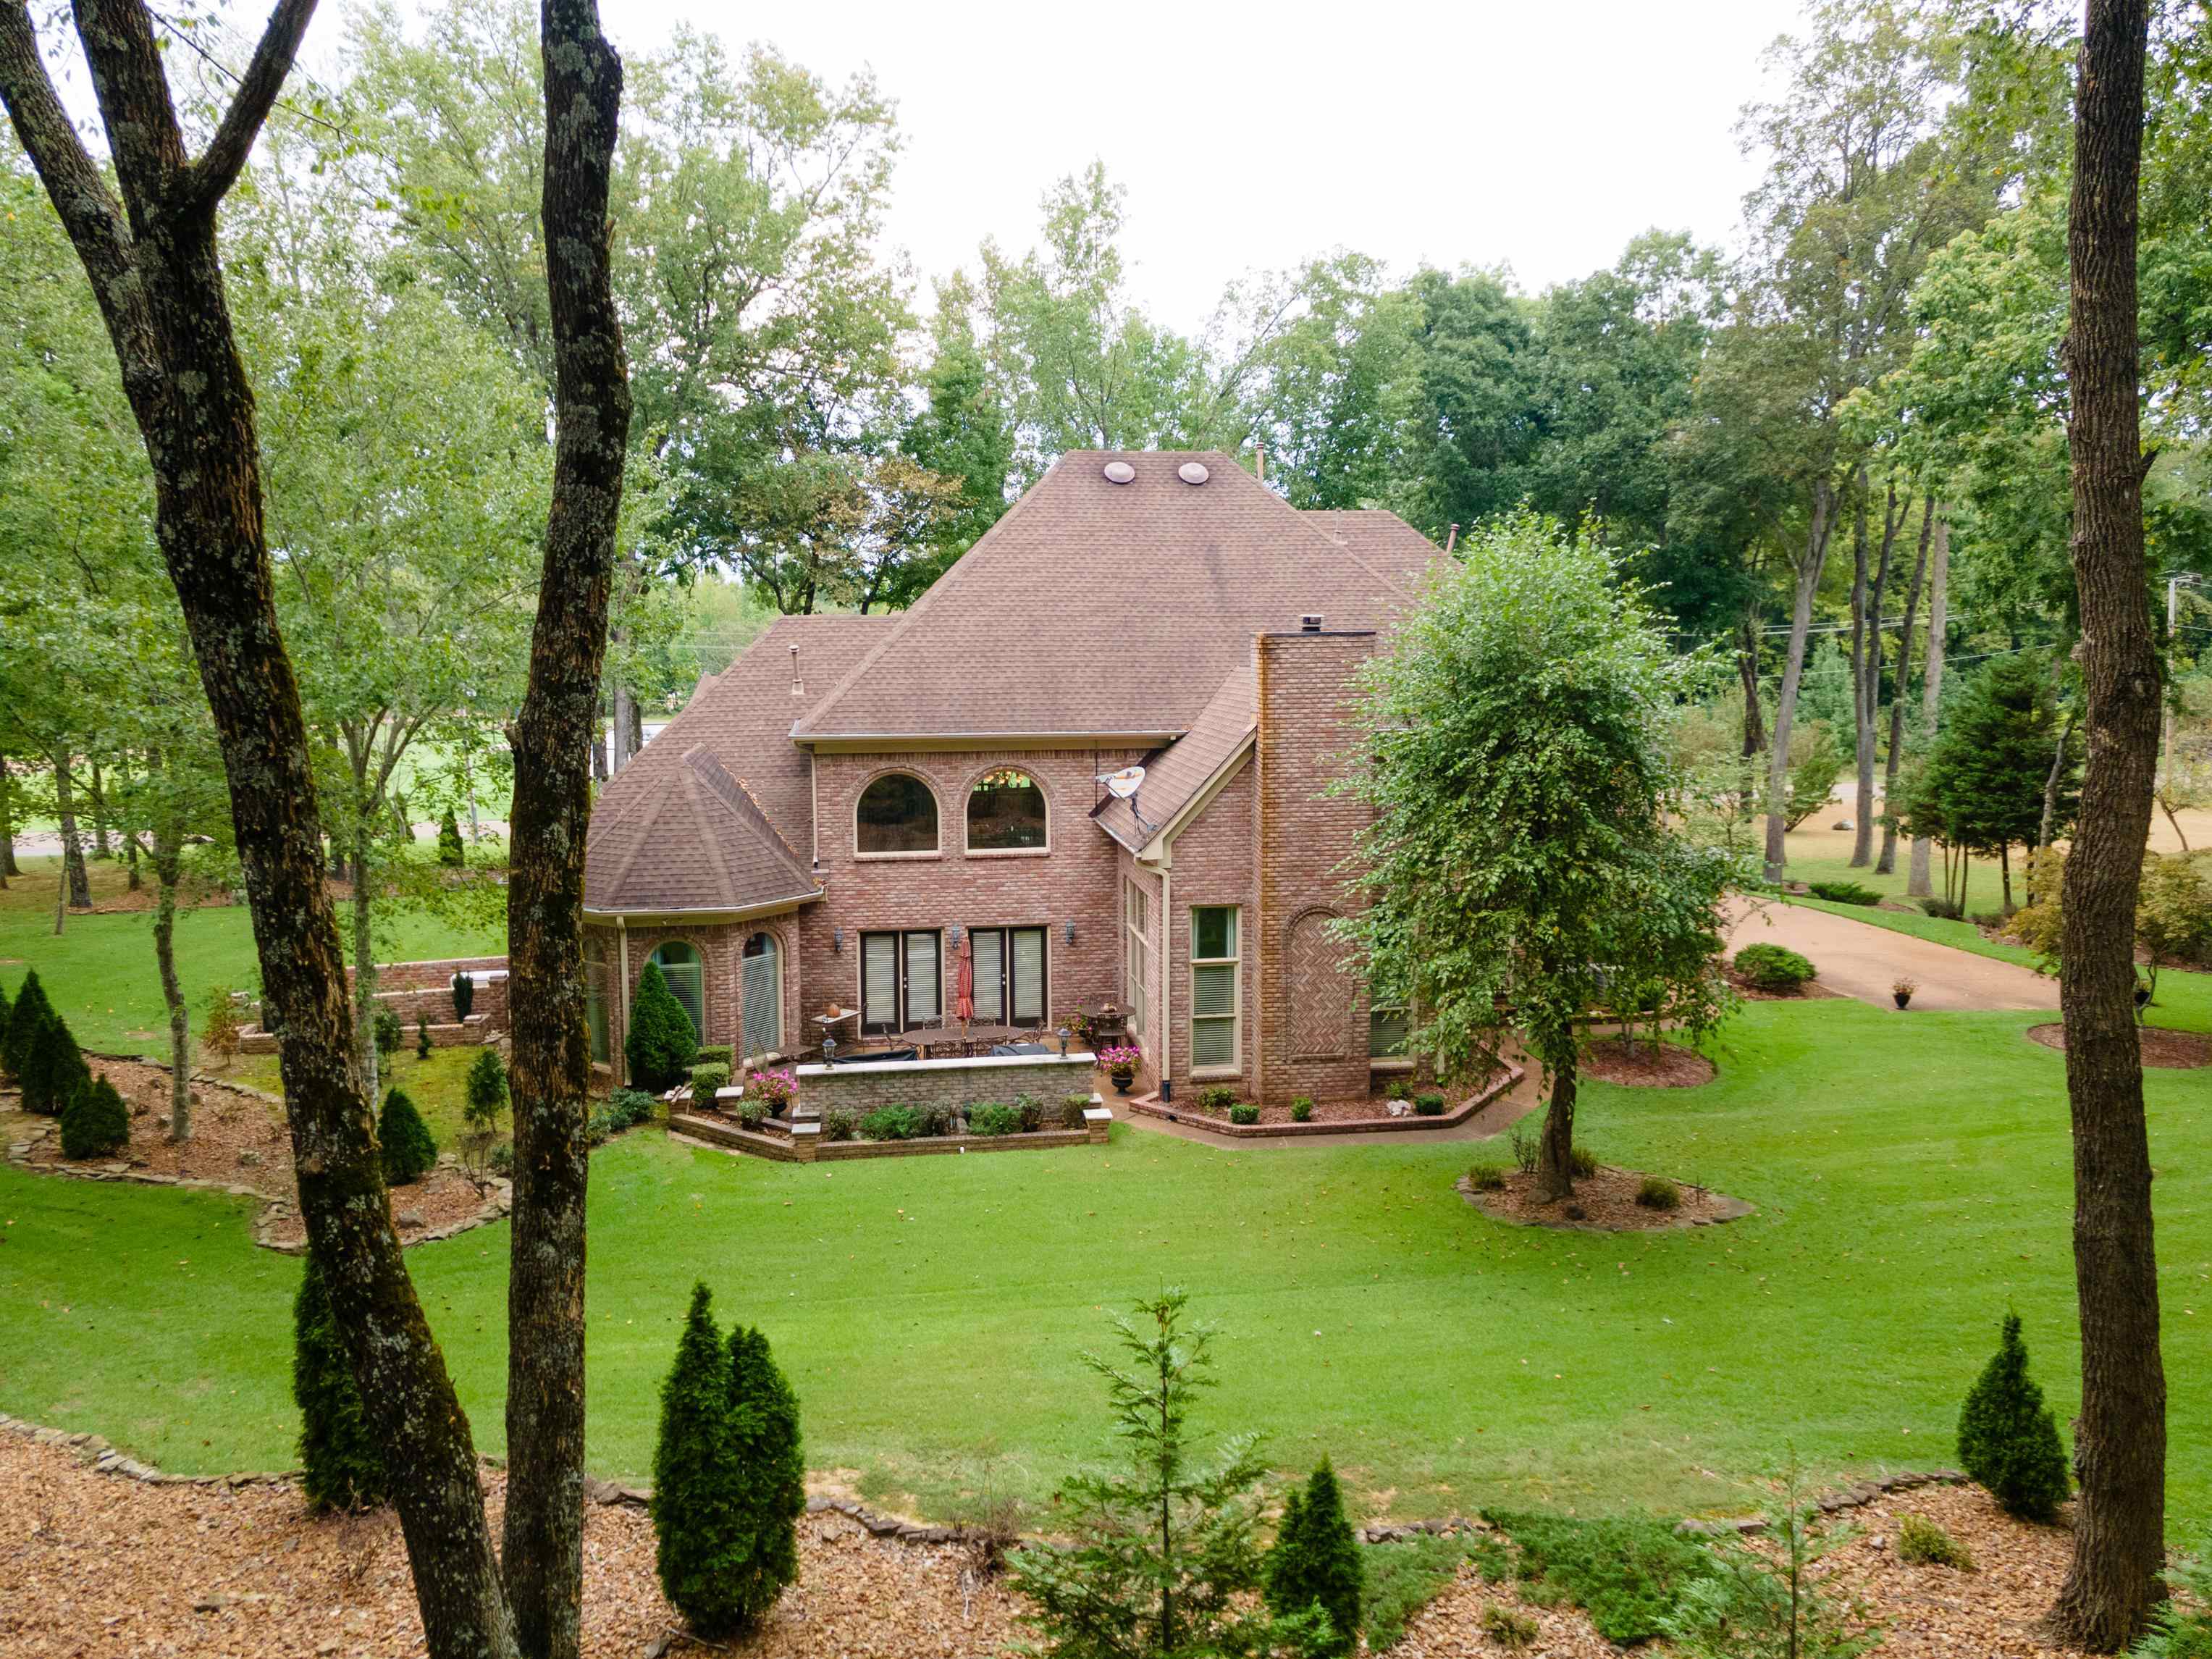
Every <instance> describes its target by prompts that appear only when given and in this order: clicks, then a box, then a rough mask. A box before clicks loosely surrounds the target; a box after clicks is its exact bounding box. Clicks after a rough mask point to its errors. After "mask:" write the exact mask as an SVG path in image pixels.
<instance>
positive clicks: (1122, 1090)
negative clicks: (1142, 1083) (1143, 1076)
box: [1107, 1072, 1137, 1095]
mask: <svg viewBox="0 0 2212 1659" xmlns="http://www.w3.org/2000/svg"><path fill="white" fill-rule="evenodd" d="M1107 1075H1108V1076H1109V1077H1110V1078H1112V1079H1114V1092H1115V1094H1117V1095H1126V1094H1127V1093H1128V1092H1129V1085H1131V1084H1132V1083H1134V1082H1135V1081H1136V1080H1137V1074H1136V1073H1134V1072H1109V1073H1107Z"/></svg>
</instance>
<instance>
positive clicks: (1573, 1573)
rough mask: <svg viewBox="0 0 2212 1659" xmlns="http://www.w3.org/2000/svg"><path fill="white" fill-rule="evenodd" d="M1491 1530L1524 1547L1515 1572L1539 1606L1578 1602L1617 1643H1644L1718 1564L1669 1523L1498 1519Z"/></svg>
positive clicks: (1506, 1514)
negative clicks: (1680, 1597)
mask: <svg viewBox="0 0 2212 1659" xmlns="http://www.w3.org/2000/svg"><path fill="white" fill-rule="evenodd" d="M1483 1513H1484V1514H1485V1516H1486V1517H1487V1518H1488V1519H1489V1521H1490V1522H1491V1523H1492V1525H1494V1526H1496V1527H1498V1528H1500V1529H1501V1530H1503V1531H1504V1533H1505V1534H1506V1535H1507V1536H1508V1537H1510V1538H1511V1539H1512V1541H1513V1542H1514V1543H1515V1544H1516V1545H1517V1546H1519V1547H1520V1552H1521V1553H1520V1559H1519V1561H1518V1563H1517V1564H1516V1569H1515V1570H1516V1571H1517V1572H1518V1574H1519V1575H1520V1577H1522V1579H1523V1580H1525V1581H1526V1582H1527V1583H1528V1586H1529V1590H1528V1598H1529V1599H1530V1600H1531V1601H1536V1602H1538V1603H1539V1604H1540V1605H1543V1606H1551V1605H1553V1604H1554V1603H1557V1602H1559V1601H1571V1602H1573V1603H1574V1604H1575V1605H1576V1606H1577V1607H1581V1608H1583V1610H1584V1611H1585V1612H1587V1613H1589V1616H1590V1622H1591V1623H1592V1624H1593V1625H1595V1626H1596V1627H1597V1632H1598V1634H1599V1635H1601V1636H1602V1637H1604V1638H1606V1639H1607V1641H1612V1642H1642V1641H1645V1640H1648V1639H1649V1638H1651V1637H1654V1636H1656V1635H1658V1634H1660V1632H1661V1628H1662V1627H1661V1625H1660V1622H1659V1621H1660V1620H1662V1618H1664V1617H1665V1616H1666V1614H1667V1613H1668V1609H1669V1608H1671V1607H1673V1606H1674V1599H1675V1596H1676V1595H1677V1594H1678V1593H1679V1591H1680V1589H1682V1587H1683V1586H1685V1585H1686V1584H1687V1583H1690V1582H1692V1580H1694V1579H1697V1578H1699V1577H1702V1576H1704V1575H1706V1574H1708V1573H1710V1572H1711V1571H1712V1558H1711V1555H1709V1554H1708V1553H1706V1552H1705V1550H1704V1549H1703V1548H1701V1547H1699V1546H1698V1545H1696V1544H1694V1543H1692V1542H1691V1541H1689V1540H1688V1539H1686V1538H1678V1537H1676V1536H1675V1534H1674V1528H1673V1527H1672V1526H1671V1525H1669V1524H1668V1522H1664V1521H1654V1520H1637V1519H1631V1518H1628V1517H1626V1516H1623V1517H1618V1518H1613V1519H1597V1520H1589V1521H1584V1520H1577V1519H1575V1518H1572V1517H1571V1516H1560V1515H1539V1514H1533V1513H1527V1512H1522V1511H1511V1510H1504V1511H1496V1512H1493V1511H1491V1510H1485V1511H1484V1512H1483Z"/></svg>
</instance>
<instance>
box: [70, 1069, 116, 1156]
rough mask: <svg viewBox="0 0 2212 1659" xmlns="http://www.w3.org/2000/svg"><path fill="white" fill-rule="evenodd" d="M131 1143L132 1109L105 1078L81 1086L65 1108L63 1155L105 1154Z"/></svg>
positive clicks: (107, 1154)
mask: <svg viewBox="0 0 2212 1659" xmlns="http://www.w3.org/2000/svg"><path fill="white" fill-rule="evenodd" d="M130 1144H131V1109H130V1108H129V1107H127V1106H125V1104H124V1103H123V1097H122V1096H121V1095H118V1094H117V1093H116V1092H115V1085H113V1084H112V1083H110V1082H109V1081H108V1080H107V1079H106V1078H104V1077H103V1078H101V1079H100V1080H99V1081H98V1082H96V1083H91V1084H87V1085H84V1086H82V1087H81V1088H79V1089H78V1090H77V1091H76V1095H75V1097H73V1098H72V1099H71V1100H70V1103H68V1104H67V1105H66V1106H64V1107H63V1108H62V1156H63V1157H64V1158H106V1157H108V1156H110V1155H111V1154H112V1153H115V1152H121V1151H122V1150H123V1149H124V1148H125V1146H129V1145H130Z"/></svg>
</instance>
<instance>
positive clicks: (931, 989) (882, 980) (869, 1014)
mask: <svg viewBox="0 0 2212 1659" xmlns="http://www.w3.org/2000/svg"><path fill="white" fill-rule="evenodd" d="M944 1011H945V953H944V950H943V948H942V942H941V941H940V940H939V938H938V935H937V932H936V930H935V929H934V928H932V929H929V930H928V931H927V932H925V931H921V930H919V929H915V930H910V931H908V932H906V933H863V934H861V935H860V1029H861V1030H863V1031H866V1032H884V1031H903V1030H908V1028H910V1027H922V1026H933V1025H936V1024H939V1021H940V1020H941V1018H942V1017H943V1014H944Z"/></svg>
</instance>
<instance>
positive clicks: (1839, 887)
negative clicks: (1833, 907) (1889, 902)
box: [1806, 881, 1881, 904]
mask: <svg viewBox="0 0 2212 1659" xmlns="http://www.w3.org/2000/svg"><path fill="white" fill-rule="evenodd" d="M1806 891H1807V892H1808V893H1810V894H1811V895H1812V896H1814V898H1817V899H1826V900H1827V901H1828V902H1829V903H1831V904H1879V903H1881V894H1879V893H1877V892H1875V890H1874V889H1873V888H1871V887H1862V886H1860V885H1859V884H1858V883H1857V882H1855V881H1816V882H1814V883H1812V884H1809V885H1808V887H1807V888H1806Z"/></svg>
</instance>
